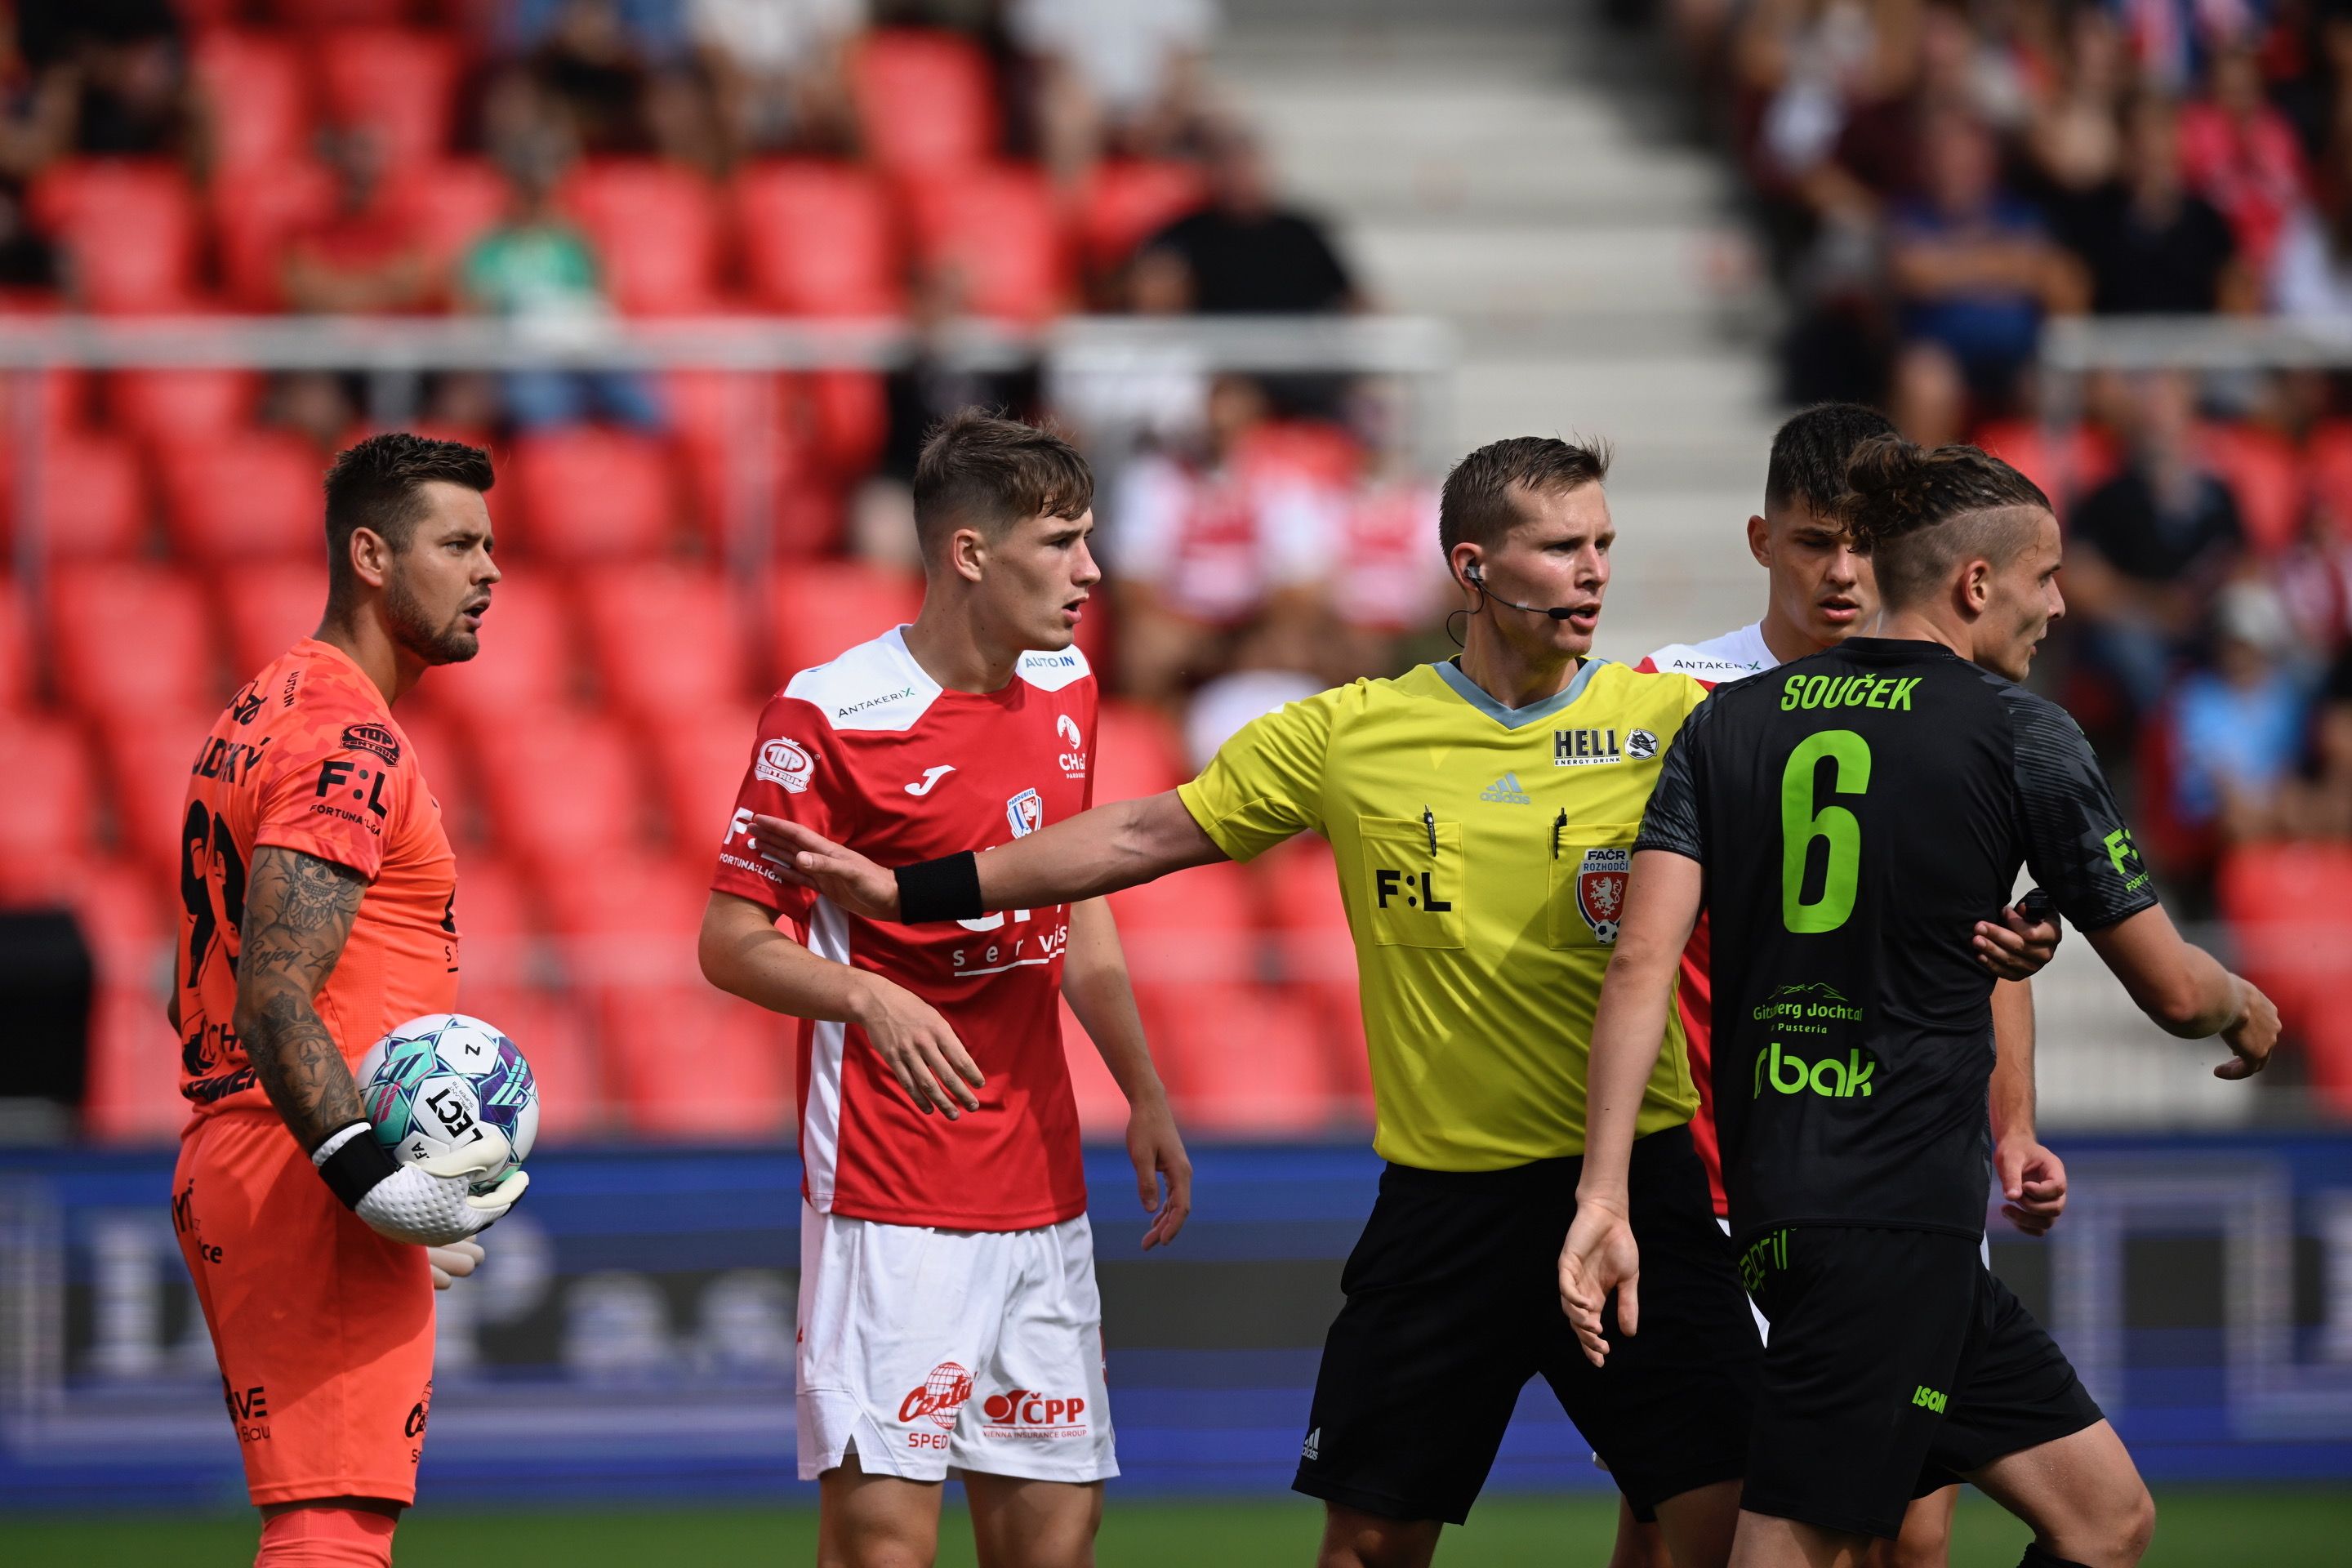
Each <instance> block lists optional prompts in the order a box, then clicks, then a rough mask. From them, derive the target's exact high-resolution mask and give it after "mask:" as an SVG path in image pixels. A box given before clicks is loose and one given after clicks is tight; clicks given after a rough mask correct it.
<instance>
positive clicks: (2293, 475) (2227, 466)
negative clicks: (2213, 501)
mask: <svg viewBox="0 0 2352 1568" xmlns="http://www.w3.org/2000/svg"><path fill="white" fill-rule="evenodd" d="M2199 445H2200V447H2201V448H2202V449H2203V453H2204V458H2205V460H2206V462H2208V463H2210V465H2212V468H2213V471H2214V472H2215V473H2216V474H2218V475H2219V476H2220V477H2221V481H2222V482H2223V483H2224V484H2226V485H2228V486H2229V487H2230V493H2231V495H2232V496H2233V497H2235V498H2236V500H2237V502H2238V521H2240V522H2241V523H2242V524H2243V525H2244V528H2245V531H2246V542H2248V543H2249V544H2252V546H2253V547H2254V548H2255V549H2256V550H2258V551H2261V552H2263V553H2265V554H2276V553H2277V552H2280V551H2282V550H2284V549H2285V548H2286V547H2287V546H2288V545H2290V544H2292V543H2294V540H2295V537H2296V536H2297V535H2298V534H2300V533H2301V532H2302V531H2303V514H2304V509H2305V506H2307V505H2308V504H2309V501H2310V494H2309V490H2308V489H2307V487H2306V485H2305V476H2304V470H2303V464H2302V459H2301V457H2300V455H2299V454H2298V453H2297V452H2296V451H2295V449H2294V443H2293V442H2291V441H2289V440H2288V439H2287V438H2286V437H2284V436H2282V435H2280V434H2279V433H2278V432H2277V431H2275V430H2265V429H2263V428H2262V427H2260V426H2253V425H2245V424H2226V425H2209V426H2205V428H2204V429H2203V430H2201V431H2200V432H2199Z"/></svg>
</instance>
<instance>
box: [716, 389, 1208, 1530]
mask: <svg viewBox="0 0 2352 1568" xmlns="http://www.w3.org/2000/svg"><path fill="white" fill-rule="evenodd" d="M914 500H915V517H916V526H917V529H918V531H919V533H920V536H921V543H922V548H923V560H924V569H925V573H926V575H927V581H928V585H927V588H926V592H925V595H924V600H923V607H922V611H921V613H920V614H919V616H917V617H916V619H915V621H914V623H913V624H912V625H911V626H900V627H898V628H897V629H896V630H893V631H890V632H887V633H885V634H884V635H883V636H881V637H877V638H875V639H874V640H873V641H871V642H867V643H864V644H861V645H859V646H858V647H853V648H851V649H849V650H848V651H847V652H845V653H844V654H842V655H841V656H840V657H839V658H835V659H834V660H833V661H832V662H831V663H828V664H824V665H820V666H818V667H817V668H814V669H805V670H803V671H801V672H800V673H799V674H797V675H795V676H793V678H792V679H791V680H790V681H788V682H787V683H786V684H785V686H784V689H783V690H782V692H780V693H778V695H777V696H776V697H775V698H774V700H772V701H771V702H770V703H769V704H768V708H767V710H766V712H765V713H764V714H762V715H761V721H760V732H759V736H758V739H757V741H756V742H755V745H754V748H753V753H752V756H751V766H750V770H749V772H748V773H746V775H745V777H744V780H743V785H742V789H741V792H740V795H738V796H737V799H736V811H735V816H734V819H733V821H732V822H731V823H730V825H729V826H728V831H727V835H726V838H725V841H724V842H723V844H722V845H721V846H720V848H719V868H718V872H717V875H716V876H715V877H714V878H713V879H712V883H711V889H712V891H711V900H710V905H709V910H708V912H707V914H706V915H705V917H704V921H703V930H702V940H701V953H702V966H703V973H705V974H706V975H708V976H709V978H710V980H711V982H712V983H713V984H716V985H718V986H719V987H720V988H722V989H724V990H727V991H730V992H732V993H734V994H737V995H740V996H743V997H746V998H748V999H750V1000H751V1001H753V1002H757V1003H759V1004H760V1005H762V1006H766V1007H769V1008H772V1009H773V1010H774V1011H776V1012H779V1013H784V1014H788V1015H791V1016H795V1017H799V1018H802V1019H804V1020H806V1022H805V1023H804V1025H803V1029H802V1034H801V1043H800V1053H801V1072H800V1083H801V1150H802V1155H803V1163H804V1166H805V1170H806V1175H805V1178H804V1185H803V1194H802V1195H803V1209H802V1216H801V1268H802V1273H801V1298H800V1300H801V1308H800V1348H799V1357H798V1370H799V1402H800V1466H801V1474H802V1476H803V1479H817V1480H818V1481H819V1482H820V1485H821V1507H822V1510H823V1515H824V1520H823V1526H822V1542H823V1544H822V1545H821V1547H820V1555H821V1556H822V1557H823V1558H824V1561H825V1562H827V1563H835V1562H838V1563H865V1562H871V1561H882V1560H886V1559H887V1561H888V1562H891V1563H908V1562H925V1563H927V1562H929V1560H930V1557H931V1555H932V1553H933V1552H934V1551H935V1550H936V1547H937V1542H938V1532H939V1510H940V1482H941V1481H943V1480H944V1479H946V1476H947V1473H948V1471H949V1470H950V1468H952V1469H955V1470H957V1471H960V1472H961V1475H962V1478H963V1479H964V1481H965V1483H966V1490H967V1494H968V1495H969V1497H970V1499H971V1510H972V1521H973V1527H974V1530H975V1531H976V1532H977V1534H978V1537H979V1539H980V1542H982V1559H983V1561H989V1562H997V1563H1023V1564H1034V1565H1039V1568H1047V1565H1057V1564H1077V1563H1091V1562H1092V1560H1093V1556H1092V1553H1093V1544H1092V1543H1093V1539H1094V1531H1095V1525H1096V1522H1097V1520H1098V1519H1099V1517H1100V1510H1101V1487H1100V1483H1101V1482H1102V1481H1103V1480H1104V1479H1107V1478H1108V1477H1110V1476H1113V1475H1116V1474H1118V1464H1117V1461H1116V1459H1115V1458H1114V1456H1113V1449H1112V1439H1111V1426H1110V1415H1109V1410H1108V1402H1107V1397H1106V1394H1105V1388H1104V1380H1103V1361H1102V1343H1101V1328H1100V1324H1101V1305H1100V1300H1099V1298H1098V1297H1097V1292H1096V1289H1095V1281H1094V1261H1093V1242H1092V1235H1091V1232H1090V1231H1089V1229H1088V1227H1087V1215H1086V1208H1087V1194H1086V1184H1085V1179H1084V1174H1083V1172H1082V1169H1081V1164H1080V1159H1079V1149H1078V1119H1077V1108H1076V1100H1075V1099H1074V1098H1073V1095H1072V1092H1071V1089H1070V1079H1069V1071H1068V1068H1067V1065H1066V1059H1065V1058H1064V1056H1063V1047H1062V1036H1061V1025H1060V1012H1059V1004H1060V999H1061V998H1062V997H1064V996H1066V997H1067V998H1068V999H1069V1002H1070V1005H1071V1008H1072V1010H1073V1011H1074V1012H1075V1013H1076V1016H1077V1017H1078V1020H1079V1022H1080V1023H1082V1024H1084V1025H1085V1026H1086V1028H1087V1033H1088V1034H1089V1035H1090V1036H1091V1037H1093V1038H1094V1040H1095V1043H1096V1045H1097V1047H1098V1048H1099V1049H1100V1050H1101V1051H1102V1054H1103V1058H1104V1060H1105V1062H1106V1063H1107V1064H1108V1067H1109V1068H1110V1070H1111V1073H1112V1076H1113V1077H1114V1078H1115V1079H1117V1080H1118V1084H1119V1087H1120V1089H1122V1090H1123V1091H1124V1092H1125V1093H1126V1095H1127V1098H1128V1102H1129V1108H1130V1111H1129V1129H1128V1149H1129V1154H1130V1155H1131V1156H1132V1157H1133V1159H1134V1162H1135V1168H1136V1174H1137V1178H1138V1183H1139V1188H1140V1190H1141V1192H1142V1195H1143V1206H1144V1207H1145V1209H1146V1210H1147V1211H1150V1212H1151V1213H1152V1214H1153V1215H1155V1216H1156V1217H1155V1218H1154V1220H1153V1222H1152V1224H1151V1226H1150V1230H1149V1231H1147V1233H1146V1234H1145V1237H1144V1246H1145V1247H1153V1246H1156V1245H1159V1244H1160V1243H1163V1242H1166V1241H1169V1240H1172V1239H1173V1238H1174V1237H1175V1235H1176V1232H1177V1230H1178V1229H1179V1228H1180V1227H1181V1226H1182V1224H1183V1222H1184V1217H1185V1215H1186V1214H1187V1213H1188V1212H1189V1211H1190V1208H1191V1167H1190V1165H1189V1163H1187V1161H1186V1158H1185V1154H1184V1147H1183V1143H1182V1142H1181V1139H1180V1137H1179V1136H1178V1134H1177V1131H1176V1125H1175V1121H1174V1119H1173V1117H1172V1116H1171V1113H1170V1111H1169V1109H1168V1101H1167V1096H1166V1094H1165V1092H1164V1091H1163V1090H1162V1089H1161V1087H1160V1079H1159V1077H1158V1075H1157V1074H1156V1073H1155V1072H1154V1070H1153V1068H1152V1065H1151V1058H1150V1053H1149V1051H1148V1050H1147V1049H1146V1047H1145V1044H1144V1039H1143V1031H1142V1026H1141V1023H1140V1022H1139V1018H1138V1016H1137V1013H1136V1008H1135V999H1134V994H1133V993H1132V991H1131V990H1130V989H1129V984H1128V978H1127V968H1126V961H1125V959H1124V957H1123V955H1122V954H1121V952H1120V950H1119V944H1118V931H1117V930H1116V928H1115V927H1114V926H1113V925H1112V922H1111V918H1110V913H1109V910H1108V908H1107V907H1106V906H1105V905H1104V904H1103V903H1102V901H1101V900H1088V901H1087V902H1084V903H1080V904H1076V905H1071V906H1063V907H1056V908H1054V909H1037V910H1013V911H1010V912H1009V913H1005V914H999V915H992V916H989V917H987V918H986V919H983V920H976V921H964V922H962V924H961V927H956V926H947V927H914V926H902V925H896V924H876V923H873V922H871V921H866V920H863V919H860V918H857V917H855V916H852V915H849V914H846V913H845V912H844V911H843V910H841V909H839V908H838V907H836V906H835V905H833V904H831V903H829V902H828V901H826V900H824V899H822V898H818V897H815V896H814V894H812V893H810V892H808V891H807V890H806V889H802V888H797V887H793V886H791V885H789V884H787V883H786V882H785V881H784V880H783V879H782V878H781V877H780V876H779V875H778V874H777V872H776V870H775V868H773V867H772V866H771V865H769V864H768V863H767V862H766V861H764V860H763V859H761V858H760V857H759V856H758V855H757V854H756V853H755V852H754V850H753V848H752V847H751V824H752V819H753V817H754V816H772V817H781V818H784V819H786V820H789V821H793V822H799V823H803V824H805V825H807V826H810V827H812V828H814V829H815V830H816V831H818V832H820V833H824V834H825V835H826V836H828V837H834V838H836V839H840V840H844V841H846V842H848V843H852V844H855V845H856V846H858V847H860V848H861V849H863V850H865V851H866V853H868V854H872V855H875V856H877V857H881V858H886V859H887V860H889V861H891V862H893V863H906V862H910V861H914V860H919V859H925V858H931V857H934V856H940V855H947V854H953V853H956V852H958V851H962V850H976V849H987V848H990V847H994V846H996V845H1000V844H1004V843H1008V842H1010V841H1011V840H1013V839H1014V838H1017V837H1024V836H1025V835H1027V834H1029V833H1032V832H1034V831H1035V830H1036V829H1037V828H1039V827H1041V826H1044V825H1045V824H1046V823H1048V822H1055V821H1058V820H1060V819H1062V818H1064V817H1067V816H1076V814H1077V813H1079V812H1081V811H1083V810H1085V809H1086V808H1087V805H1089V804H1091V802H1092V798H1093V782H1092V780H1093V772H1094V769H1093V760H1094V755H1093V754H1094V738H1095V719H1096V707H1097V696H1096V688H1095V680H1094V676H1093V674H1092V672H1091V671H1090V670H1089V669H1088V668H1087V661H1086V658H1085V656H1084V655H1082V654H1081V653H1079V652H1078V651H1077V649H1076V647H1074V646H1073V639H1074V638H1075V637H1076V628H1077V623H1078V618H1079V616H1080V614H1081V607H1082V605H1084V602H1085V601H1086V599H1087V595H1088V591H1089V590H1090V589H1091V588H1092V587H1093V585H1094V584H1095V583H1096V582H1097V579H1098V576H1099V574H1098V573H1097V571H1096V568H1095V565H1094V561H1093V558H1092V556H1091V554H1090V553H1089V552H1088V548H1087V535H1088V534H1089V533H1090V531H1092V528H1093V515H1092V500H1093V479H1092V476H1091V475H1090V474H1089V473H1088V472H1087V467H1086V463H1085V461H1084V459H1083V458H1080V457H1079V456H1078V454H1077V453H1076V451H1075V450H1074V449H1073V448H1072V447H1070V446H1069V445H1068V444H1067V443H1066V442H1065V441H1063V440H1061V439H1060V438H1059V437H1055V436H1054V435H1052V434H1050V433H1047V432H1045V431H1042V430H1037V429H1034V428H1031V427H1030V426H1025V425H1020V424H1015V423H1013V422H1011V421H1008V420H1003V419H995V418H991V417H987V416H982V415H980V414H978V413H975V412H967V413H964V414H961V415H959V416H956V417H954V418H952V419H950V420H949V421H948V422H947V423H946V424H945V425H944V426H941V427H940V430H939V431H937V432H936V433H935V434H934V435H933V436H932V437H930V439H929V441H928V442H927V443H926V444H925V447H924V448H923V453H922V457H921V459H920V461H919V464H918V466H917V468H916V472H915V485H914ZM780 920H781V921H790V922H791V925H792V927H793V932H794V933H795V934H794V935H787V934H785V932H784V931H782V930H780V929H779V928H778V921H780ZM1162 1181H1164V1182H1165V1184H1166V1186H1167V1192H1166V1194H1165V1196H1164V1197H1163V1196H1162V1194H1161V1192H1160V1184H1161V1183H1162Z"/></svg>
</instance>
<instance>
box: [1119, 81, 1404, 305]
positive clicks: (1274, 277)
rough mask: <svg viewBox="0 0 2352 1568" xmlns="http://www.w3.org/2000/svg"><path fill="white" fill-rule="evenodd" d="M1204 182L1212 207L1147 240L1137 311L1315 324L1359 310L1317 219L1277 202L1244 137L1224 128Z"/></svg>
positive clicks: (1253, 146) (1258, 156)
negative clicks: (1284, 318)
mask: <svg viewBox="0 0 2352 1568" xmlns="http://www.w3.org/2000/svg"><path fill="white" fill-rule="evenodd" d="M1208 173H1209V185H1210V194H1211V200H1210V203H1209V205H1207V206H1205V207H1203V208H1202V209H1201V210H1200V211H1199V212H1196V213H1193V214H1191V215H1190V216H1185V217H1181V218H1178V219H1177V220H1176V221H1175V222H1174V223H1171V224H1170V225H1169V226H1167V227H1166V228H1163V229H1161V230H1160V232H1159V233H1158V234H1156V235H1153V236H1152V237H1150V239H1149V240H1146V241H1145V242H1144V245H1143V248H1142V250H1141V252H1140V253H1139V255H1138V257H1137V258H1136V282H1135V291H1136V294H1137V296H1138V299H1139V305H1140V306H1141V307H1142V308H1143V309H1145V310H1165V309H1176V310H1189V311H1192V312H1194V313H1197V314H1201V315H1210V316H1217V315H1311V314H1317V313H1321V312H1325V311H1333V310H1355V309H1357V308H1358V307H1359V306H1360V305H1361V304H1362V302H1363V301H1362V297H1361V296H1360V294H1359V293H1358V292H1357V289H1356V284H1355V279H1353V278H1352V277H1350V276H1349V271H1348V268H1347V266H1346V264H1345V263H1344V262H1342V261H1341V260H1340V259H1339V251H1338V250H1337V249H1336V248H1334V247H1333V246H1332V244H1331V239H1330V236H1329V234H1328V231H1327V230H1326V228H1325V227H1324V225H1323V223H1322V220H1320V219H1319V218H1316V217H1312V216H1308V215H1307V214H1306V213H1303V212H1300V211H1298V210H1297V209H1296V208H1294V207H1288V206H1285V205H1281V204H1280V203H1279V202H1277V201H1276V198H1275V194H1274V186H1273V183H1272V181H1271V179H1270V178H1269V177H1268V174H1267V171H1266V166H1265V155H1264V154H1263V153H1261V152H1260V150H1259V148H1258V145H1257V142H1255V139H1253V138H1252V137H1251V136H1250V135H1249V133H1248V132H1244V131H1243V130H1241V129H1239V128H1238V127H1235V126H1230V125H1228V126H1223V127H1221V128H1220V129H1219V130H1218V131H1217V132H1216V133H1215V135H1214V136H1213V138H1212V141H1211V143H1210V153H1209V160H1208Z"/></svg>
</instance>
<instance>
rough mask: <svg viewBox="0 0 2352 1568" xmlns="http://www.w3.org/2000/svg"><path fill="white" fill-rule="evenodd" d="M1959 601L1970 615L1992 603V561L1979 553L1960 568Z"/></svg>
mask: <svg viewBox="0 0 2352 1568" xmlns="http://www.w3.org/2000/svg"><path fill="white" fill-rule="evenodd" d="M1960 603H1961V605H1962V607H1963V608H1965V609H1966V610H1967V611H1968V613H1969V615H1971V616H1981V615H1983V614H1984V613H1985V610H1986V608H1987V607H1988V606H1990V605H1991V604H1992V563H1991V562H1990V561H1987V560H1986V559H1985V558H1984V557H1983V556H1981V555H1979V556H1978V557H1977V558H1976V559H1975V560H1973V561H1970V562H1969V563H1968V564H1967V565H1966V566H1963V567H1962V568H1961V569H1960Z"/></svg>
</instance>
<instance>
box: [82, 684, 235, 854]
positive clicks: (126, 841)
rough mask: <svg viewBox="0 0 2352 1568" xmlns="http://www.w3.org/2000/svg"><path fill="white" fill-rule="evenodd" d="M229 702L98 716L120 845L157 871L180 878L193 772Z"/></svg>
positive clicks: (100, 744)
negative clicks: (182, 835) (182, 836)
mask: <svg viewBox="0 0 2352 1568" xmlns="http://www.w3.org/2000/svg"><path fill="white" fill-rule="evenodd" d="M220 716H221V705H220V704H219V703H214V704H211V705H210V706H205V705H202V704H196V703H189V704H185V705H172V706H166V707H157V708H149V709H140V710H128V709H125V710H114V711H110V712H106V713H100V714H95V715H92V716H91V717H92V720H93V723H92V728H93V730H94V731H96V733H97V738H98V749H99V754H100V757H101V758H102V759H103V761H104V763H105V764H106V777H107V785H108V795H109V798H110V800H111V801H112V803H113V806H114V837H115V844H116V847H117V848H118V849H119V850H120V851H121V853H122V854H124V855H127V856H130V857H131V858H135V859H137V860H139V861H140V862H142V864H144V865H146V866H147V867H149V868H152V873H153V874H156V875H162V876H176V875H177V874H178V872H179V869H180V859H181V854H182V850H181V844H180V825H181V823H182V821H183V820H184V816H183V814H184V811H185V810H186V806H187V796H188V773H189V772H190V770H191V768H192V767H193V765H194V762H195V759H196V753H197V751H198V750H199V749H200V748H201V747H202V746H203V745H204V743H205V732H206V731H209V730H211V728H212V727H213V725H214V724H215V723H216V722H218V721H219V720H220Z"/></svg>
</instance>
